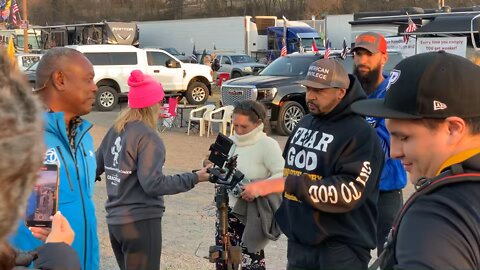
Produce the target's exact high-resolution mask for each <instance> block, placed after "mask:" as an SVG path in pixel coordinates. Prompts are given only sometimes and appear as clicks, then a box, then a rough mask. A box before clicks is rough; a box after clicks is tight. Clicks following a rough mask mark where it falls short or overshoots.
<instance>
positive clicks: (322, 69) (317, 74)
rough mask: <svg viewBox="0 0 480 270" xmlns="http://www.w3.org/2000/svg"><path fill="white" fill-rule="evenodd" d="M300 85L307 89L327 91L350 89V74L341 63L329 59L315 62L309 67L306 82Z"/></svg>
mask: <svg viewBox="0 0 480 270" xmlns="http://www.w3.org/2000/svg"><path fill="white" fill-rule="evenodd" d="M300 83H301V84H302V85H304V86H307V87H312V88H317V89H325V88H342V89H348V86H349V85H350V79H349V78H348V73H347V71H346V70H345V68H344V67H343V65H342V64H340V62H338V61H337V60H335V59H332V58H327V59H320V60H317V61H315V62H313V63H312V64H311V65H310V67H308V72H307V76H306V77H305V80H303V81H300Z"/></svg>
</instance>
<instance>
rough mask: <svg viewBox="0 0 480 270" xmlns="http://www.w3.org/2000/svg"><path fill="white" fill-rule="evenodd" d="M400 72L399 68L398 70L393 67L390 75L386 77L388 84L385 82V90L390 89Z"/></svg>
mask: <svg viewBox="0 0 480 270" xmlns="http://www.w3.org/2000/svg"><path fill="white" fill-rule="evenodd" d="M401 73H402V71H401V70H398V69H393V70H392V71H391V72H390V77H389V79H388V84H387V87H386V88H387V90H388V89H390V86H391V85H392V84H394V83H396V82H397V81H398V79H399V78H400V74H401Z"/></svg>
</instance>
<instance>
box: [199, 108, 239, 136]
mask: <svg viewBox="0 0 480 270" xmlns="http://www.w3.org/2000/svg"><path fill="white" fill-rule="evenodd" d="M233 108H234V107H233V106H232V105H228V106H225V107H221V108H218V109H216V110H213V111H211V112H210V114H209V116H208V117H206V119H205V121H208V128H207V137H209V135H210V132H212V134H213V123H219V124H221V125H222V128H221V129H220V132H222V133H223V134H225V135H227V124H229V123H230V136H232V134H233V126H232V114H233ZM222 112H223V117H222V118H221V119H215V118H214V115H215V114H219V113H222Z"/></svg>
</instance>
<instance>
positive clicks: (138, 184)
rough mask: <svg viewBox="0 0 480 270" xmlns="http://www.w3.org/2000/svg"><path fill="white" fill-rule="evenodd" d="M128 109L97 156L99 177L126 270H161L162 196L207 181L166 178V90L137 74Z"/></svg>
mask: <svg viewBox="0 0 480 270" xmlns="http://www.w3.org/2000/svg"><path fill="white" fill-rule="evenodd" d="M128 85H129V86H130V92H129V93H128V108H126V109H125V110H123V111H122V112H121V113H120V115H119V116H118V118H117V120H116V121H115V124H114V125H113V127H112V128H111V129H110V130H109V131H108V133H107V135H105V137H104V139H103V141H102V143H101V145H100V147H99V148H98V150H97V177H99V176H100V175H101V174H102V173H105V176H106V177H105V178H106V185H107V193H108V199H107V202H106V203H105V208H106V211H107V224H108V231H109V235H110V243H111V244H112V249H113V252H114V253H115V257H116V259H117V263H118V265H119V267H120V269H121V270H133V269H135V270H138V269H143V270H157V269H160V254H161V250H162V230H161V228H162V227H161V220H162V216H163V212H164V211H165V206H164V203H163V195H171V194H177V193H180V192H185V191H188V190H190V189H192V188H193V187H194V186H195V185H196V184H197V183H198V182H204V181H207V180H208V173H207V171H206V169H207V168H203V169H202V170H200V171H197V172H196V173H183V174H177V175H171V176H169V175H164V174H163V165H164V163H165V146H164V144H163V142H162V140H161V139H160V137H159V134H158V132H157V130H156V127H157V118H158V114H159V111H160V107H161V102H162V100H163V98H164V96H165V94H164V92H163V89H162V86H161V85H160V84H159V83H158V82H157V81H155V79H153V78H152V77H150V76H148V75H145V74H143V73H142V72H141V71H140V70H134V71H132V73H131V74H130V77H129V78H128Z"/></svg>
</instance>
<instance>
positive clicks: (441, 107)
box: [433, 100, 447, 111]
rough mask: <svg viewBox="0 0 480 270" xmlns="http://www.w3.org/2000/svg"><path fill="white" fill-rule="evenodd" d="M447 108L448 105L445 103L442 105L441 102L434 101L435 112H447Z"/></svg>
mask: <svg viewBox="0 0 480 270" xmlns="http://www.w3.org/2000/svg"><path fill="white" fill-rule="evenodd" d="M446 108H447V105H446V104H445V103H442V102H440V101H437V100H434V101H433V110H434V111H438V110H445V109H446Z"/></svg>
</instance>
